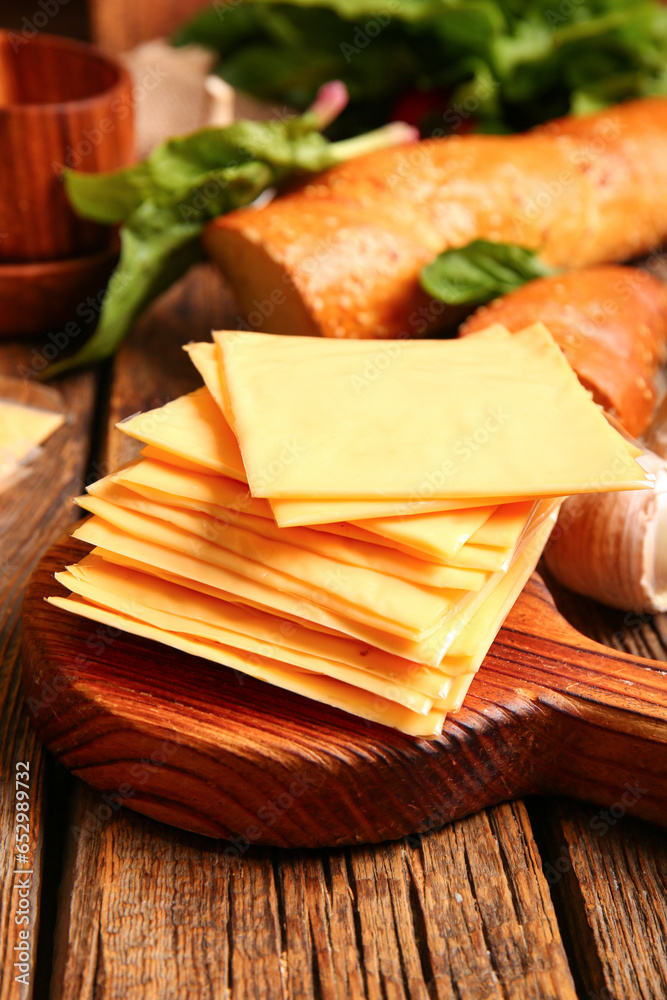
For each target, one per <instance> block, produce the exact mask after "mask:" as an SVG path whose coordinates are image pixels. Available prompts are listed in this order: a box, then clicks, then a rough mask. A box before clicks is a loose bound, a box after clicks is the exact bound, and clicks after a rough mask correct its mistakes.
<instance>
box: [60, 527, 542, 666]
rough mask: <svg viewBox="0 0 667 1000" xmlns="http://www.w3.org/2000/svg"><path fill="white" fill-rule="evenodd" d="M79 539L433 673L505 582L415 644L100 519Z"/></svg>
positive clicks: (153, 571)
mask: <svg viewBox="0 0 667 1000" xmlns="http://www.w3.org/2000/svg"><path fill="white" fill-rule="evenodd" d="M74 536H75V537H79V538H81V539H82V540H84V541H87V542H89V543H90V544H92V545H97V546H101V548H99V549H95V554H96V555H100V556H101V557H103V558H104V559H105V560H107V561H110V562H117V563H120V564H121V565H124V566H129V567H130V568H133V569H137V570H139V571H140V572H142V573H146V574H150V575H154V576H158V577H160V578H161V579H165V580H167V581H170V582H174V583H178V584H179V585H182V586H187V587H189V588H191V589H194V590H197V591H199V592H201V593H204V594H208V595H210V596H213V597H216V598H219V599H220V598H221V599H223V600H229V601H234V602H236V603H239V602H241V603H244V604H247V605H249V606H250V607H254V608H258V609H259V610H265V611H269V612H272V613H278V614H280V615H281V616H282V617H283V618H288V619H290V620H292V621H295V622H296V623H297V624H303V625H306V626H308V627H310V628H319V629H324V630H328V631H331V632H335V633H339V634H343V635H348V636H352V637H354V638H357V639H359V640H360V641H362V642H364V643H367V644H370V645H373V646H377V647H378V648H379V649H382V650H385V651H386V652H389V653H392V654H395V655H396V656H398V657H401V658H403V659H408V660H413V661H416V662H418V663H422V664H424V665H427V666H431V667H433V668H437V667H438V665H439V664H441V661H442V660H443V656H444V655H445V654H446V653H447V651H448V649H449V648H450V646H451V644H452V642H453V641H454V639H455V638H456V637H457V636H458V635H459V634H460V633H461V631H462V630H463V629H464V628H465V627H466V625H467V624H468V622H469V621H470V620H471V619H472V616H473V614H476V613H477V612H478V610H479V609H480V608H482V607H483V605H484V603H485V602H486V599H487V598H488V596H489V595H490V594H491V593H492V592H493V588H494V587H495V586H496V585H497V584H498V582H499V580H500V579H501V577H500V574H495V575H494V576H493V577H492V578H491V579H490V581H489V583H487V585H486V586H485V587H484V588H483V589H482V590H481V591H479V592H478V593H476V594H473V595H471V598H470V600H469V601H467V602H465V603H464V604H463V605H462V606H461V607H460V608H459V609H457V611H456V613H455V614H453V615H450V616H449V617H448V618H447V619H446V620H445V621H444V622H443V623H442V624H441V626H440V627H439V628H438V629H437V630H436V631H435V632H433V633H432V635H430V636H428V637H426V638H424V639H422V640H420V641H418V642H415V641H411V640H409V639H406V638H403V637H399V636H396V635H392V634H390V633H388V632H385V631H383V630H381V629H376V628H372V627H369V626H367V625H364V624H363V623H361V622H356V621H353V620H351V619H349V618H346V617H344V616H340V615H337V614H336V613H334V612H331V611H329V610H327V609H325V608H322V607H320V606H319V605H317V604H315V603H313V602H311V601H308V600H306V599H303V598H299V597H294V596H292V595H291V594H288V593H285V592H284V591H279V590H275V589H273V588H272V587H269V586H267V585H266V583H263V582H261V581H260V582H258V581H253V580H250V579H247V578H245V577H242V576H238V575H237V574H234V573H230V572H227V571H225V570H223V569H222V568H221V567H216V566H212V565H211V564H209V563H204V562H202V561H200V560H198V559H194V558H192V557H190V556H188V555H187V554H183V553H178V552H174V551H173V550H169V549H167V548H165V547H163V546H159V545H155V544H153V543H151V542H148V541H146V539H145V538H136V537H134V536H132V535H130V534H127V533H125V532H123V531H121V530H119V529H118V528H116V527H114V526H113V525H111V524H108V523H105V522H104V521H101V520H98V519H97V518H92V519H91V520H89V521H87V522H85V523H84V524H82V525H81V526H80V527H79V528H78V529H77V530H76V532H75V533H74ZM521 544H522V546H524V547H525V546H527V545H529V544H533V545H534V544H535V543H534V539H533V536H532V535H531V534H527V536H526V538H525V539H524V540H523V541H522V543H521ZM540 551H541V550H540V548H539V546H538V548H537V550H536V551H535V560H536V561H537V558H538V557H539V554H540ZM79 565H82V564H79ZM512 572H513V569H512V568H510V570H509V572H508V577H509V576H510V574H512ZM452 669H453V670H454V672H456V670H458V671H459V672H461V671H462V670H465V669H467V665H466V664H463V666H460V665H457V664H456V663H455V662H453V663H452V664H451V665H450V664H449V663H447V670H448V671H449V672H450V673H451V672H452Z"/></svg>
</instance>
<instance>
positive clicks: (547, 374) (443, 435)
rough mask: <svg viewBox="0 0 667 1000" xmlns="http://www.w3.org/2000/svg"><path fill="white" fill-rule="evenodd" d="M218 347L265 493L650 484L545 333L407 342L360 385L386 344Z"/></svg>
mask: <svg viewBox="0 0 667 1000" xmlns="http://www.w3.org/2000/svg"><path fill="white" fill-rule="evenodd" d="M215 339H216V343H217V344H218V346H219V348H220V350H221V355H222V359H223V367H224V379H225V384H226V388H227V392H228V395H229V400H230V404H231V408H232V411H233V413H234V424H235V433H236V435H237V438H238V441H239V445H240V448H241V453H242V456H243V464H244V466H245V469H246V473H247V477H248V483H249V486H250V490H251V492H252V493H253V495H254V496H258V497H265V498H291V499H326V500H335V499H338V500H346V501H348V500H373V499H377V500H382V501H386V500H389V499H395V500H419V499H422V498H424V497H425V496H426V497H428V498H441V499H448V498H451V499H456V498H459V497H480V498H481V497H496V496H502V495H506V496H513V497H515V498H516V499H521V498H522V497H529V496H540V495H544V496H546V495H549V496H551V495H561V496H563V495H568V494H572V493H587V492H598V491H600V490H616V489H638V488H643V487H646V486H647V485H648V480H647V477H646V474H645V473H644V471H643V470H642V469H641V467H640V466H639V465H638V463H637V462H636V461H635V459H634V457H633V451H632V449H631V448H630V447H629V445H628V444H627V443H626V442H625V440H624V439H623V438H622V437H621V435H620V434H619V433H618V432H617V431H615V430H613V429H612V428H611V427H610V426H609V424H608V423H607V421H606V420H605V417H604V415H603V413H602V411H601V410H600V409H599V407H597V406H596V405H595V404H594V403H593V402H592V399H591V397H590V394H589V393H588V392H587V391H586V390H585V389H584V388H583V387H582V386H581V384H580V383H579V381H578V379H577V377H576V375H575V374H574V372H573V371H572V369H571V368H570V366H569V365H568V363H567V361H566V360H565V357H564V355H563V354H562V352H561V350H560V348H559V347H558V345H557V344H556V342H555V341H554V339H553V338H552V337H551V335H550V333H549V331H548V330H547V329H546V327H544V326H543V325H542V324H536V325H535V326H534V327H532V328H530V331H524V335H523V336H520V337H519V336H517V337H515V338H513V339H512V341H511V344H507V343H505V342H504V341H502V340H501V341H496V340H495V339H491V340H489V339H488V338H484V336H483V335H481V334H480V335H478V336H476V337H470V338H466V339H465V340H463V341H461V340H453V341H429V342H406V343H405V344H404V346H403V348H402V350H401V351H399V353H398V354H397V356H396V357H395V358H394V359H393V360H391V362H390V363H388V364H387V366H386V368H385V369H384V370H383V371H381V372H379V373H378V376H377V378H375V379H374V380H373V381H372V382H371V383H370V384H369V385H367V386H365V387H363V388H360V386H359V383H358V381H357V380H358V378H359V377H360V376H361V373H362V372H363V370H364V364H365V363H366V362H367V361H368V360H369V359H371V358H373V357H374V356H376V355H377V352H378V351H381V350H382V349H383V348H385V349H388V347H389V343H388V342H387V343H383V342H380V341H372V342H361V344H362V346H361V347H357V348H355V350H354V351H353V352H352V353H351V352H350V351H349V349H347V348H345V347H344V346H343V347H341V343H340V342H339V341H335V340H334V341H332V340H326V339H320V338H308V337H275V336H272V335H269V334H266V335H265V334H255V333H250V334H246V333H239V332H229V333H218V334H216V335H215ZM412 343H415V344H417V346H416V347H412ZM471 344H473V345H474V346H473V347H471V346H470V345H471Z"/></svg>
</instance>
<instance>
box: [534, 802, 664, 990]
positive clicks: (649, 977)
mask: <svg viewBox="0 0 667 1000" xmlns="http://www.w3.org/2000/svg"><path fill="white" fill-rule="evenodd" d="M631 794H632V795H635V794H641V783H639V786H638V787H637V789H636V790H632V791H630V790H629V791H628V795H631ZM531 817H532V818H533V821H534V823H535V826H536V830H537V835H538V837H539V840H540V844H541V845H542V846H543V851H544V853H543V857H544V860H545V874H546V877H547V879H548V881H549V882H550V884H551V890H552V893H553V897H554V901H555V904H556V909H557V913H558V916H559V919H560V923H561V929H562V931H563V935H564V938H565V942H566V946H567V949H568V953H569V955H570V957H571V960H572V961H573V967H574V968H575V969H576V978H577V984H578V986H579V995H580V996H583V997H585V998H586V1000H593V998H599V1000H654V998H656V997H664V996H667V952H666V950H665V941H667V837H666V836H665V833H664V832H663V831H660V830H658V829H656V828H654V827H652V826H650V825H649V824H647V823H642V822H640V821H638V820H633V819H631V818H629V817H626V816H625V804H624V802H623V801H621V800H619V802H618V803H615V804H614V805H612V806H611V807H610V808H609V809H596V808H595V807H593V806H584V805H580V804H577V803H572V802H568V801H557V802H554V801H548V802H547V801H545V802H540V803H539V807H536V808H533V809H531Z"/></svg>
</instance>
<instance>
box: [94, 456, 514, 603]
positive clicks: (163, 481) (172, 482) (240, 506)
mask: <svg viewBox="0 0 667 1000" xmlns="http://www.w3.org/2000/svg"><path fill="white" fill-rule="evenodd" d="M107 478H108V479H109V480H110V481H112V482H115V483H120V484H121V485H123V486H126V487H127V488H129V489H131V490H132V491H133V492H135V493H138V494H139V495H140V496H143V497H146V499H149V500H156V501H157V502H158V503H163V504H169V505H171V506H175V507H184V508H185V509H187V510H198V511H201V512H202V513H205V514H209V515H211V516H212V517H219V518H222V519H223V520H229V513H228V509H229V508H231V510H232V511H235V510H239V511H244V512H246V513H248V514H253V515H256V516H258V517H264V518H270V519H271V521H273V518H272V515H271V509H270V507H269V505H268V503H267V501H266V500H262V499H259V498H256V497H252V496H251V495H250V493H249V491H248V490H245V489H243V488H242V487H241V486H240V485H239V483H238V482H237V481H236V480H233V479H229V478H227V477H225V476H218V475H216V474H214V473H211V472H208V473H203V472H202V473H198V472H194V471H193V470H189V469H185V468H182V467H180V466H176V465H171V464H170V463H168V462H158V461H156V460H152V459H150V460H148V459H139V460H135V461H134V462H131V463H129V464H128V465H127V466H125V467H124V468H123V469H121V470H119V471H118V472H114V473H112V474H111V475H110V476H109V477H107ZM105 481H106V480H100V482H99V483H93V484H92V485H91V486H89V487H88V492H89V493H92V494H94V495H97V494H99V493H100V492H101V491H102V490H103V488H104V486H103V484H104V483H105ZM307 530H312V529H307ZM458 530H459V529H457V531H458ZM317 531H318V533H320V532H323V533H326V534H334V535H341V536H343V537H344V538H351V539H356V540H357V541H360V542H365V543H367V544H369V545H378V544H380V543H381V544H382V545H383V546H384V545H389V546H391V547H392V548H395V549H396V550H397V551H399V552H402V553H404V554H405V555H406V556H412V558H413V559H417V560H419V561H420V563H422V562H423V561H425V560H428V561H431V562H441V563H442V562H443V559H442V558H439V557H438V556H435V555H432V554H430V553H428V552H422V551H420V550H419V549H417V548H414V547H411V546H409V545H405V544H401V543H400V542H398V541H396V540H393V539H390V538H387V537H381V538H378V536H377V534H373V533H372V532H370V531H366V530H365V529H364V528H362V527H361V526H360V525H354V524H347V523H335V524H326V525H318V526H317ZM478 551H479V550H478V549H472V550H471V551H469V552H468V553H467V555H466V564H465V566H462V567H460V568H461V569H466V570H473V571H480V570H481V571H483V572H486V571H487V570H489V569H491V570H494V569H497V568H498V567H499V565H502V562H503V560H504V558H505V556H506V555H507V553H505V556H503V557H501V558H500V559H499V558H498V557H497V556H494V555H493V554H491V555H490V554H489V553H487V552H485V551H483V550H482V551H481V553H480V554H479V556H478V559H479V562H480V564H481V565H480V566H476V565H475V553H476V552H478ZM508 552H509V550H508ZM444 561H445V562H447V560H446V559H444ZM431 579H432V583H431V585H432V586H455V583H453V582H452V583H450V584H447V583H445V582H442V583H440V584H439V583H437V582H436V579H437V577H433V578H431ZM450 579H452V580H453V579H454V577H451V578H450ZM459 581H464V582H462V583H461V585H462V586H465V587H470V588H473V587H475V586H476V585H477V584H476V582H475V581H474V578H473V577H470V578H468V580H467V581H466V579H465V578H464V577H459ZM424 582H426V581H424Z"/></svg>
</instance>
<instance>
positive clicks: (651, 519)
mask: <svg viewBox="0 0 667 1000" xmlns="http://www.w3.org/2000/svg"><path fill="white" fill-rule="evenodd" d="M641 464H642V466H643V467H644V468H645V469H647V471H650V472H652V473H653V474H654V475H655V477H656V481H655V489H653V490H631V491H628V492H623V493H606V494H597V493H593V494H585V495H583V496H576V497H569V498H568V499H567V500H565V502H564V503H563V506H562V507H561V512H560V516H559V518H558V524H557V525H556V528H555V529H554V532H553V534H552V536H551V539H550V540H549V543H548V545H547V549H546V551H545V554H544V555H545V560H546V563H547V566H548V567H549V569H550V570H551V572H552V573H553V575H554V576H555V577H556V579H557V580H559V581H560V582H561V583H563V584H565V586H566V587H569V588H570V590H574V591H576V593H578V594H584V595H586V596H587V597H594V598H595V599H596V600H598V601H602V603H603V604H609V605H611V606H612V607H614V608H622V609H623V610H625V611H636V612H643V611H645V612H656V611H667V460H665V459H664V458H661V457H660V456H659V455H656V454H655V453H654V452H647V453H646V454H645V455H643V456H642V457H641Z"/></svg>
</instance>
